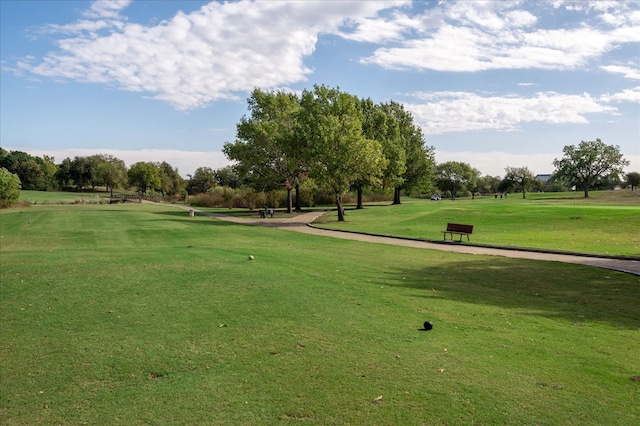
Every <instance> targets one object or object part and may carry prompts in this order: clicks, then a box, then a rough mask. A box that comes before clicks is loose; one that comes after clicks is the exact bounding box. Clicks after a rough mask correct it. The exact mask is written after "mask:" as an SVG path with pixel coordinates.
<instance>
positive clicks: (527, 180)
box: [504, 167, 536, 198]
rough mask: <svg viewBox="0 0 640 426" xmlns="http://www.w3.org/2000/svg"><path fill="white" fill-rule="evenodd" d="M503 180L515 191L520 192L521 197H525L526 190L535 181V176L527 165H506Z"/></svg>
mask: <svg viewBox="0 0 640 426" xmlns="http://www.w3.org/2000/svg"><path fill="white" fill-rule="evenodd" d="M505 171H506V175H505V177H504V179H505V181H506V182H508V184H509V185H510V186H512V187H514V188H515V189H516V190H517V191H520V192H522V198H527V191H528V190H530V189H531V187H532V186H533V184H534V183H535V180H536V177H535V175H534V174H533V172H532V171H531V170H529V168H528V167H507V168H506V169H505Z"/></svg>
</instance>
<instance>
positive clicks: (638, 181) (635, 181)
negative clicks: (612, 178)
mask: <svg viewBox="0 0 640 426" xmlns="http://www.w3.org/2000/svg"><path fill="white" fill-rule="evenodd" d="M626 179H627V180H626V182H625V183H626V184H627V186H630V187H631V190H632V191H635V190H636V188H637V187H638V185H640V173H638V172H630V173H627V175H626Z"/></svg>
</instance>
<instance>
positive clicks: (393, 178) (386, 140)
mask: <svg viewBox="0 0 640 426" xmlns="http://www.w3.org/2000/svg"><path fill="white" fill-rule="evenodd" d="M360 105H361V108H362V114H363V121H362V134H363V135H364V137H365V138H366V139H371V140H375V141H378V142H380V144H381V146H382V152H383V154H384V157H385V159H386V167H385V168H384V171H383V175H382V187H383V188H393V189H395V188H396V187H399V186H401V185H402V184H403V183H404V178H403V175H404V173H405V172H406V170H407V167H406V152H405V149H404V146H403V144H402V138H401V135H400V125H399V122H398V120H396V118H395V117H394V115H393V114H392V113H391V110H390V109H389V108H384V107H383V106H382V105H380V104H374V103H373V101H372V100H371V99H363V100H361V101H360ZM374 182H375V176H374ZM370 184H371V182H370V180H369V177H368V176H365V177H364V178H363V179H362V180H359V181H357V182H356V184H355V189H356V190H357V194H358V196H357V206H356V208H357V209H361V208H363V203H362V191H363V188H364V187H365V186H367V185H370Z"/></svg>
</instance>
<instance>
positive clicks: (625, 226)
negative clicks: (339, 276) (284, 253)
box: [317, 191, 640, 258]
mask: <svg viewBox="0 0 640 426" xmlns="http://www.w3.org/2000/svg"><path fill="white" fill-rule="evenodd" d="M578 195H579V194H578ZM448 222H455V223H465V224H471V225H473V226H474V229H473V235H472V236H471V237H470V240H471V241H470V242H469V243H467V241H466V238H465V239H464V241H465V244H487V245H495V246H505V247H523V248H542V249H553V250H562V251H570V252H580V253H591V254H602V255H618V256H629V257H637V258H640V191H636V193H631V191H621V192H618V191H604V192H592V193H591V197H590V198H589V199H584V198H579V197H578V198H575V199H573V197H572V194H570V193H564V194H562V193H560V194H544V193H538V194H528V195H527V198H526V199H522V197H521V195H519V194H511V195H510V196H509V197H508V198H506V199H497V200H496V199H495V198H494V197H482V198H477V199H475V200H471V199H460V198H459V199H457V200H455V201H452V200H448V199H447V200H441V201H430V200H415V199H414V200H411V199H407V200H404V202H403V203H402V204H400V205H397V206H391V205H383V206H373V207H366V208H365V209H363V210H351V211H348V212H347V215H346V221H345V222H342V223H338V222H337V215H336V214H335V213H333V214H328V215H326V216H325V217H323V218H321V219H320V220H319V221H318V222H317V224H318V225H320V226H322V227H326V228H331V229H344V230H352V231H361V232H371V233H379V234H384V235H395V236H402V237H410V238H419V239H425V240H442V239H443V234H442V231H443V230H444V229H445V228H446V226H447V223H448ZM456 238H457V237H456Z"/></svg>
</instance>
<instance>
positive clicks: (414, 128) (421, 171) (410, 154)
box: [382, 101, 435, 204]
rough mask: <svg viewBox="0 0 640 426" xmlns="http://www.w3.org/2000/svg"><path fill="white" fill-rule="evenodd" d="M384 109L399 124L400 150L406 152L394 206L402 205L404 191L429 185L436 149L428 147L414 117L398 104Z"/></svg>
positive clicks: (432, 173)
mask: <svg viewBox="0 0 640 426" xmlns="http://www.w3.org/2000/svg"><path fill="white" fill-rule="evenodd" d="M382 107H383V109H384V110H385V111H387V112H388V113H389V114H390V115H392V116H393V117H394V118H395V120H396V121H397V123H398V126H399V131H400V140H399V143H400V149H401V150H402V151H403V152H404V159H405V163H404V173H402V174H401V175H399V176H397V179H396V182H395V188H394V195H393V204H400V194H401V192H402V191H403V190H405V191H407V190H411V189H413V188H416V187H421V186H426V185H429V184H430V182H431V181H432V180H433V176H434V171H435V158H434V152H435V149H434V148H433V147H432V146H427V145H426V142H425V140H424V135H423V134H422V129H421V128H420V127H419V126H418V125H416V124H415V123H414V122H413V116H412V115H411V113H410V112H408V111H406V110H405V109H404V106H403V105H402V104H400V103H398V102H395V101H391V102H389V103H386V104H382Z"/></svg>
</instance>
